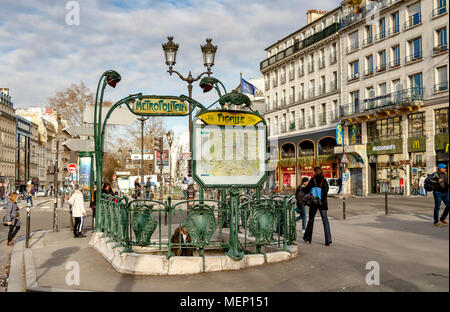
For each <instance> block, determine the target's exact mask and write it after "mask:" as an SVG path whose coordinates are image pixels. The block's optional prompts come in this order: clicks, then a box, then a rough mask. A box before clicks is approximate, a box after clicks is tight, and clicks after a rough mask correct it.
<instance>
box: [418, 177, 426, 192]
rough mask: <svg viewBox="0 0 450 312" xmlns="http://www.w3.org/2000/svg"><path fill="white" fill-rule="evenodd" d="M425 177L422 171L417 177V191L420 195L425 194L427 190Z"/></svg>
mask: <svg viewBox="0 0 450 312" xmlns="http://www.w3.org/2000/svg"><path fill="white" fill-rule="evenodd" d="M426 178H427V175H426V174H425V173H424V174H422V176H421V177H420V179H419V191H420V195H422V196H427V191H426V190H425V180H426Z"/></svg>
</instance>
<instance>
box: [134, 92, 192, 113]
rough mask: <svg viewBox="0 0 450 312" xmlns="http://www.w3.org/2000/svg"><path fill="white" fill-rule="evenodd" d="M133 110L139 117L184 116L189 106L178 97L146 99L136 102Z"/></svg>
mask: <svg viewBox="0 0 450 312" xmlns="http://www.w3.org/2000/svg"><path fill="white" fill-rule="evenodd" d="M133 110H134V112H136V113H137V114H139V115H172V116H184V115H186V114H187V113H188V112H189V106H188V104H187V103H185V102H184V101H183V100H182V99H180V98H178V97H169V96H166V97H164V98H159V97H145V98H142V99H136V100H135V101H134V103H133Z"/></svg>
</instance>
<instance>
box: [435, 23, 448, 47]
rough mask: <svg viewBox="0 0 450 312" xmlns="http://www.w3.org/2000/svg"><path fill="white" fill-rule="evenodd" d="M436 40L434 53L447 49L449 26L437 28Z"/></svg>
mask: <svg viewBox="0 0 450 312" xmlns="http://www.w3.org/2000/svg"><path fill="white" fill-rule="evenodd" d="M436 39H437V40H436V42H437V44H436V45H435V47H434V49H433V54H439V53H441V52H445V51H447V27H443V28H441V29H438V30H436Z"/></svg>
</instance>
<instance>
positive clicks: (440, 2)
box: [432, 0, 447, 17]
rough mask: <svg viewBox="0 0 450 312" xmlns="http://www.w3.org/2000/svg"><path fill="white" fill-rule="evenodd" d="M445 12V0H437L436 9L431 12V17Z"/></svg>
mask: <svg viewBox="0 0 450 312" xmlns="http://www.w3.org/2000/svg"><path fill="white" fill-rule="evenodd" d="M446 12H447V0H437V1H436V9H434V10H433V14H432V16H433V17H437V16H439V15H442V14H445V13H446Z"/></svg>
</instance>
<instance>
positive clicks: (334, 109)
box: [332, 100, 339, 120]
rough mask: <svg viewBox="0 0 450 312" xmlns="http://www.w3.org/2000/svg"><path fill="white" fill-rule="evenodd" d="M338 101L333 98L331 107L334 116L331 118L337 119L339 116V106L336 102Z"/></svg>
mask: <svg viewBox="0 0 450 312" xmlns="http://www.w3.org/2000/svg"><path fill="white" fill-rule="evenodd" d="M337 102H338V101H337V100H333V107H332V109H333V116H334V118H333V120H338V118H339V111H338V110H339V107H338V103H337Z"/></svg>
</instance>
